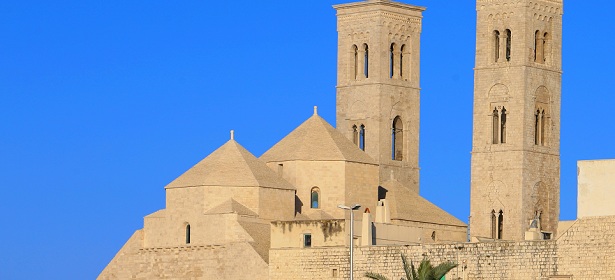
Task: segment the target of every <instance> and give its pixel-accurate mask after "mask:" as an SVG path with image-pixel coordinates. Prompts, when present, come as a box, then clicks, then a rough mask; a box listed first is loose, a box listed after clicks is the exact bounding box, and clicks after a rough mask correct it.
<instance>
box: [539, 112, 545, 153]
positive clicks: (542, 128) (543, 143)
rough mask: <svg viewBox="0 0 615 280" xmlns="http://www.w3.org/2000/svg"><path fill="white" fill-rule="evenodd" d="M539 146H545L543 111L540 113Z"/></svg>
mask: <svg viewBox="0 0 615 280" xmlns="http://www.w3.org/2000/svg"><path fill="white" fill-rule="evenodd" d="M540 145H542V146H544V145H545V111H544V110H542V112H541V113H540Z"/></svg>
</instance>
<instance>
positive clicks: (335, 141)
mask: <svg viewBox="0 0 615 280" xmlns="http://www.w3.org/2000/svg"><path fill="white" fill-rule="evenodd" d="M260 159H261V160H263V161H264V162H272V161H276V162H277V161H292V160H315V161H338V160H339V161H351V162H360V163H369V164H376V163H375V161H374V160H373V159H372V158H371V157H370V156H368V155H367V154H366V153H365V152H363V151H361V150H360V149H359V147H357V146H356V145H355V144H353V143H352V141H350V140H349V139H348V138H346V137H345V136H344V135H343V134H342V133H340V132H339V131H337V130H336V129H335V128H334V127H333V126H331V125H330V124H329V123H327V121H325V120H324V119H323V118H321V117H320V116H318V115H316V114H314V115H313V116H312V117H310V118H309V119H307V120H306V121H305V122H303V123H302V124H301V125H300V126H299V127H297V128H295V130H293V131H292V132H291V133H289V134H288V135H286V137H284V138H283V139H282V140H280V142H278V143H277V144H275V145H274V146H273V147H271V149H269V150H268V151H267V152H265V153H264V154H263V155H262V156H261V157H260Z"/></svg>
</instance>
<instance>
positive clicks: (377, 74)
mask: <svg viewBox="0 0 615 280" xmlns="http://www.w3.org/2000/svg"><path fill="white" fill-rule="evenodd" d="M334 8H335V9H336V10H337V31H338V63H337V70H338V72H337V101H336V103H337V104H336V105H337V129H338V130H339V131H341V132H342V133H343V134H344V135H346V136H347V137H348V138H349V139H351V140H352V141H353V142H354V143H355V144H356V145H357V146H359V148H361V149H362V150H364V151H365V152H366V153H367V154H369V155H370V156H371V157H372V158H374V159H375V160H376V162H378V164H379V165H380V183H382V182H384V181H388V180H391V179H394V180H397V181H399V182H400V183H402V184H403V185H404V186H406V187H408V188H410V189H412V190H413V191H416V192H418V189H419V167H418V148H419V109H420V107H419V100H420V88H419V74H420V71H419V65H420V64H419V59H420V34H421V20H422V12H423V11H424V10H425V8H422V7H417V6H412V5H407V4H402V3H397V2H393V1H388V0H367V1H362V2H355V3H350V4H343V5H336V6H334Z"/></svg>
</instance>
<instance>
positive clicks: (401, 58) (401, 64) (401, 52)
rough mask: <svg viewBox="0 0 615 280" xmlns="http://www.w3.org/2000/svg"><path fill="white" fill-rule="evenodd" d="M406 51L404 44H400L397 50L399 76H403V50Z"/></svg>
mask: <svg viewBox="0 0 615 280" xmlns="http://www.w3.org/2000/svg"><path fill="white" fill-rule="evenodd" d="M405 51H406V45H401V49H400V52H399V77H401V78H403V77H404V73H405V72H404V52H405Z"/></svg>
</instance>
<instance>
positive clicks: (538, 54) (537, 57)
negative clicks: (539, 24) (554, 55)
mask: <svg viewBox="0 0 615 280" xmlns="http://www.w3.org/2000/svg"><path fill="white" fill-rule="evenodd" d="M543 47H544V40H543V38H542V33H541V32H540V31H539V30H536V32H534V62H538V63H544V62H545V59H544V49H543Z"/></svg>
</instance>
